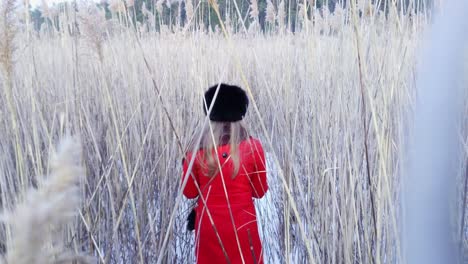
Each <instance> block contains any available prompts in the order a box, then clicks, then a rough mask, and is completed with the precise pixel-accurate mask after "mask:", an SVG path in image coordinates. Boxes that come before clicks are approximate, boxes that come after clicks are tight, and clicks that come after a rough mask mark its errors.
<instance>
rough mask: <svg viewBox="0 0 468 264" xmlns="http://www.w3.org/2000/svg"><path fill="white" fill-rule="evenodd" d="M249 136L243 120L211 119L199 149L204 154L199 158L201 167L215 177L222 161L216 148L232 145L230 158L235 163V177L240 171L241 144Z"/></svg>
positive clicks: (207, 174)
mask: <svg viewBox="0 0 468 264" xmlns="http://www.w3.org/2000/svg"><path fill="white" fill-rule="evenodd" d="M247 137H248V135H247V130H246V129H245V126H244V124H243V122H242V121H238V122H215V121H210V125H209V126H207V127H206V128H205V129H204V131H203V135H202V138H201V142H200V146H199V149H200V150H203V153H204V155H203V156H201V157H200V158H201V159H202V160H198V163H199V164H200V165H201V168H202V170H203V172H204V174H205V176H208V177H214V176H215V175H216V174H218V172H219V171H220V165H221V166H222V165H223V162H222V161H218V158H217V157H218V156H217V153H216V150H215V149H216V148H217V147H218V146H221V145H227V144H229V145H230V153H228V154H229V156H228V157H229V159H230V160H231V162H232V164H233V167H234V169H233V172H232V175H231V177H232V178H234V177H236V175H237V174H238V173H239V167H240V155H239V144H240V143H241V142H242V141H243V140H244V139H246V138H247Z"/></svg>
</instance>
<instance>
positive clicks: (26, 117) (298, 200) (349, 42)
mask: <svg viewBox="0 0 468 264" xmlns="http://www.w3.org/2000/svg"><path fill="white" fill-rule="evenodd" d="M314 2H315V1H311V3H312V4H310V3H309V4H308V5H305V6H304V7H303V9H302V10H304V12H305V13H304V14H307V15H304V16H302V18H301V20H300V21H298V22H297V24H296V25H297V28H296V32H291V31H290V28H289V26H290V23H291V22H290V21H286V19H285V16H286V12H288V9H287V8H288V7H287V6H285V2H284V1H281V2H278V1H274V2H272V3H271V5H272V6H271V7H270V10H272V11H271V12H270V13H271V16H270V23H271V24H272V25H271V30H270V31H268V32H266V33H262V32H259V31H258V27H257V28H255V27H250V28H247V25H244V24H242V25H238V24H237V23H238V22H237V21H232V24H229V23H227V24H226V28H221V29H219V30H218V31H212V30H204V27H203V25H201V24H199V21H200V19H199V18H198V15H199V14H200V12H202V11H201V10H200V9H199V5H198V3H197V2H196V1H195V2H193V20H192V21H193V24H188V25H180V26H179V27H174V26H172V25H164V21H165V20H164V19H161V18H160V17H159V16H156V15H158V13H157V12H159V11H158V10H162V9H163V6H162V5H163V3H164V2H161V1H158V4H157V5H156V6H155V7H148V9H147V10H152V12H154V13H153V14H154V15H155V17H158V18H159V20H157V23H159V28H160V30H159V31H156V30H155V28H156V26H155V25H154V24H152V23H153V22H154V21H147V23H146V24H144V25H140V26H146V27H138V26H129V25H131V23H132V12H133V11H132V6H127V5H125V4H124V3H123V1H113V7H115V8H113V9H112V10H111V11H112V16H113V18H112V19H111V20H105V19H104V18H103V13H102V11H99V10H98V9H95V7H90V6H80V7H79V8H78V10H79V12H78V13H76V14H75V9H74V8H72V7H71V6H68V7H67V8H63V9H60V10H58V11H57V12H55V13H54V12H49V13H50V16H51V17H52V19H50V21H49V22H50V23H48V24H45V25H43V27H42V30H41V32H40V33H37V34H36V33H34V34H31V32H28V31H27V30H26V31H25V30H20V31H18V32H17V33H16V37H15V39H16V40H15V43H16V45H17V47H18V50H20V52H17V53H16V54H15V57H14V59H13V60H11V61H12V62H13V64H12V65H13V67H12V75H11V76H13V77H12V78H11V79H12V81H11V83H12V84H11V87H12V88H11V89H10V90H11V95H4V94H2V98H1V99H0V102H1V104H0V131H1V134H2V135H12V136H13V137H1V138H0V148H1V150H0V153H2V154H1V155H0V182H1V183H2V184H1V185H0V193H1V203H2V206H4V207H7V208H8V207H11V206H12V205H13V204H16V198H15V197H18V195H20V197H21V195H22V194H24V190H25V186H31V185H32V186H35V185H37V184H38V182H39V181H40V178H37V176H28V175H44V174H47V173H48V170H49V169H48V166H47V160H45V159H44V157H46V156H47V154H48V153H49V152H50V150H51V146H52V142H55V141H56V140H57V139H58V138H61V137H62V136H63V135H64V134H66V133H67V132H72V133H77V134H79V135H80V136H81V139H82V146H83V157H84V162H85V164H86V175H87V177H86V180H85V183H84V184H85V187H84V192H83V193H82V195H83V199H84V202H83V204H82V208H81V214H80V215H79V216H78V217H77V218H76V219H75V224H74V225H73V226H72V227H69V228H67V229H66V230H67V232H66V234H67V235H66V236H65V238H63V239H64V241H62V242H64V243H65V244H66V245H68V246H70V247H73V248H75V249H77V250H78V249H79V251H86V252H90V253H92V254H93V255H94V256H95V257H96V258H97V259H98V260H99V263H155V262H156V261H157V260H159V261H160V262H162V263H190V262H191V261H193V258H194V256H193V237H192V236H193V234H190V233H187V232H186V230H185V217H186V216H187V214H188V211H187V210H188V203H186V202H185V201H184V202H183V203H182V204H181V206H175V205H176V204H179V203H178V202H177V199H179V198H180V192H179V184H180V178H181V159H182V157H183V152H182V150H181V147H180V145H179V144H181V145H182V148H183V146H185V145H186V144H187V142H188V141H189V139H190V137H191V136H192V134H193V133H194V131H195V130H196V128H197V127H199V126H200V124H201V123H202V118H203V112H202V107H201V98H202V97H201V96H202V94H203V92H204V89H205V88H206V87H208V86H209V85H212V84H213V83H217V82H219V81H225V82H230V83H238V84H240V85H241V86H243V87H245V88H246V89H248V90H249V92H251V95H252V104H251V105H252V107H251V109H250V112H249V114H248V116H247V120H246V121H247V123H248V125H249V129H250V131H251V132H252V134H254V135H256V136H257V137H259V138H260V139H261V140H262V141H263V143H264V146H265V148H266V150H267V152H268V153H269V154H268V155H269V164H270V165H269V168H270V171H269V181H270V186H271V190H270V192H269V194H268V195H267V201H268V204H265V201H263V203H262V201H260V202H258V205H259V206H262V207H263V208H267V210H261V211H260V214H259V215H260V221H261V225H260V228H261V229H262V233H263V234H264V236H263V243H264V248H265V260H266V262H267V263H404V261H405V260H404V250H403V247H402V241H401V240H400V234H401V232H402V229H401V228H402V220H401V219H402V211H401V207H400V205H401V204H400V203H401V194H400V189H401V183H402V179H403V177H404V175H402V169H403V168H404V167H405V166H406V163H407V160H406V157H405V153H406V148H407V140H408V138H409V137H408V135H409V134H410V133H411V119H410V118H409V116H410V114H411V112H412V110H413V109H412V107H413V105H414V104H413V102H414V99H415V96H416V95H415V94H414V78H415V73H414V70H415V64H416V54H417V50H418V47H419V43H420V37H421V33H422V31H423V29H424V28H425V25H426V24H427V23H428V19H430V16H429V15H428V14H426V13H417V14H416V13H413V14H411V16H410V15H407V14H402V13H398V10H397V9H396V8H393V9H389V10H390V11H389V15H388V16H386V15H385V14H384V13H381V12H380V13H379V12H377V9H375V7H374V8H373V6H372V5H364V7H361V6H359V5H356V6H354V5H351V6H348V7H342V8H338V9H336V10H335V11H334V12H331V11H329V10H327V9H324V10H320V9H316V8H312V7H313V6H314V5H313V3H314ZM256 3H257V1H251V4H252V6H254V5H255V4H256ZM164 4H165V3H164ZM213 4H214V3H213ZM234 4H235V2H233V5H234ZM188 6H189V8H190V5H188ZM257 7H258V5H257ZM306 7H307V8H306ZM50 8H52V7H50ZM232 8H233V9H235V6H233V7H232ZM272 8H273V9H272ZM364 8H367V9H365V10H364ZM275 10H276V15H275V16H274V14H273V11H275ZM307 10H308V11H307ZM366 10H367V11H366ZM391 10H393V11H391ZM251 11H252V12H251V13H250V15H252V16H253V18H252V19H253V20H255V17H257V16H258V14H257V13H256V10H253V9H252V10H251ZM363 11H366V12H363ZM148 12H149V11H148ZM306 12H308V13H306ZM146 17H151V16H150V13H147V14H146ZM273 17H274V18H275V19H276V22H275V23H273V21H274V20H273ZM273 24H274V25H273ZM60 25H62V26H60ZM77 25H78V26H77ZM93 25H94V26H93ZM29 28H30V27H29ZM143 29H145V30H143ZM78 32H79V34H78ZM233 32H237V33H233ZM31 35H32V36H31ZM27 39H28V40H29V41H26V40H27ZM4 76H5V75H2V77H4ZM2 80H4V79H2ZM7 85H8V83H5V82H4V81H2V82H1V83H0V86H1V87H2V89H3V90H4V89H5V88H8V86H7ZM10 90H9V91H10ZM7 101H11V102H12V103H11V104H7V103H6V102H7ZM9 105H11V106H9ZM467 111H468V110H467ZM13 113H14V116H15V117H14V118H13V119H12V118H10V116H12V115H13ZM11 120H16V121H11ZM12 122H17V128H16V129H15V126H13V125H12ZM13 138H17V140H13ZM179 138H180V141H181V142H178V141H179ZM460 142H461V145H463V146H465V148H464V150H465V151H464V152H463V155H464V159H463V160H461V161H460V168H463V167H465V168H466V160H467V158H466V157H468V152H467V151H466V145H468V130H467V128H466V126H465V127H463V128H462V129H461V130H460ZM18 157H21V158H22V159H21V162H18V160H19V158H18ZM17 175H24V176H23V177H18V176H17ZM459 179H460V182H463V181H464V182H465V185H464V186H466V169H465V170H463V169H460V175H459ZM460 189H461V190H460V193H459V194H458V195H457V197H458V198H457V199H456V200H457V206H456V209H454V212H455V215H459V217H455V218H454V219H456V220H455V221H454V233H455V234H456V235H454V236H455V238H456V239H457V240H459V241H460V243H459V245H460V247H461V248H467V243H468V242H467V240H468V239H467V231H466V230H467V224H466V220H465V219H466V218H467V216H466V214H464V213H463V211H464V210H463V208H466V187H465V191H464V192H463V191H462V189H463V188H460ZM265 214H268V217H267V216H266V215H265ZM171 215H174V216H175V221H171V219H172V218H171ZM462 216H464V218H463V217H462ZM271 217H273V218H271ZM0 233H1V236H0V242H2V241H5V240H6V237H7V234H6V232H0ZM166 237H167V240H166V239H165V238H166ZM7 250H8V249H7Z"/></svg>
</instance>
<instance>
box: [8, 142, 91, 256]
mask: <svg viewBox="0 0 468 264" xmlns="http://www.w3.org/2000/svg"><path fill="white" fill-rule="evenodd" d="M81 163H82V162H81V147H80V144H79V143H78V142H77V141H76V140H73V139H71V138H67V139H65V140H63V141H62V143H61V144H60V145H59V148H58V150H57V152H56V153H55V154H53V155H52V157H51V161H50V168H51V172H52V173H51V174H50V175H49V177H46V178H45V179H43V180H42V181H40V182H39V187H38V188H37V189H33V188H32V189H30V190H28V192H27V193H26V195H25V199H24V200H23V201H22V202H20V203H19V204H17V205H16V208H14V210H12V211H11V212H6V213H4V215H3V216H2V220H3V221H4V223H5V224H6V225H7V228H8V229H9V230H10V231H11V238H10V239H9V240H8V242H7V253H6V256H5V257H4V258H3V261H4V262H6V263H8V264H31V263H36V264H49V263H70V262H71V261H77V262H78V263H90V259H89V258H87V257H86V256H84V255H81V254H75V253H72V252H69V251H67V250H65V246H64V244H63V241H62V239H61V236H60V234H61V233H63V231H64V229H65V227H66V225H67V224H68V223H69V222H70V221H71V220H72V219H73V216H74V214H75V212H76V210H77V209H78V207H79V206H80V203H81V198H80V188H79V184H80V181H81V180H82V179H83V178H84V169H83V167H82V166H81Z"/></svg>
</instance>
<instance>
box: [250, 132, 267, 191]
mask: <svg viewBox="0 0 468 264" xmlns="http://www.w3.org/2000/svg"><path fill="white" fill-rule="evenodd" d="M252 143H253V144H252V148H253V161H254V166H253V168H254V171H253V172H252V173H251V174H250V182H251V184H252V196H253V197H254V198H262V197H263V196H264V195H265V193H266V192H267V191H268V183H267V174H266V161H265V152H264V151H263V147H262V144H261V143H260V141H258V140H252Z"/></svg>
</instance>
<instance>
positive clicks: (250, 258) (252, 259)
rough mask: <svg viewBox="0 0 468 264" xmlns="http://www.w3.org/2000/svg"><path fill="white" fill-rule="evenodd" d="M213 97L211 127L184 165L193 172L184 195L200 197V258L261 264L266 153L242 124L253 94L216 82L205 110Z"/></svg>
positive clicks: (197, 234) (197, 228)
mask: <svg viewBox="0 0 468 264" xmlns="http://www.w3.org/2000/svg"><path fill="white" fill-rule="evenodd" d="M217 90H218V92H217V95H216V91H217ZM205 102H206V105H205ZM212 103H213V106H212V110H211V112H210V115H209V118H210V120H211V122H210V127H211V128H208V129H207V130H206V131H205V133H204V135H203V137H202V140H201V143H200V146H199V147H198V148H196V150H195V151H193V152H192V153H188V154H187V155H186V157H185V159H184V166H183V167H184V174H183V175H187V177H188V179H186V185H185V187H184V190H183V192H184V195H185V196H186V197H187V198H189V199H193V198H197V197H198V203H197V207H196V209H195V211H196V218H195V244H196V250H195V253H196V258H197V263H199V264H203V263H210V264H212V263H231V264H237V263H256V264H260V263H263V252H262V243H261V241H260V236H259V232H258V226H257V216H256V213H255V206H254V202H253V198H261V197H263V195H264V194H265V192H266V191H267V190H268V185H267V180H266V171H265V154H264V152H263V148H262V145H261V143H260V141H259V140H257V139H255V138H253V137H250V136H248V134H247V132H246V129H245V128H244V125H243V124H242V119H243V117H244V115H245V113H246V112H247V107H248V97H247V95H246V94H245V92H244V91H243V90H242V89H241V88H239V87H237V86H231V85H227V84H219V85H215V86H213V87H211V88H210V89H208V91H207V92H206V93H205V100H204V110H205V114H206V113H207V112H209V111H207V110H206V109H209V108H210V106H211V104H212ZM195 147H196V146H193V148H195ZM192 158H194V162H193V164H192V166H190V164H191V160H192ZM190 167H191V168H190ZM189 169H191V171H190V173H187V172H188V171H189ZM184 180H185V179H184ZM183 182H184V181H183Z"/></svg>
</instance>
